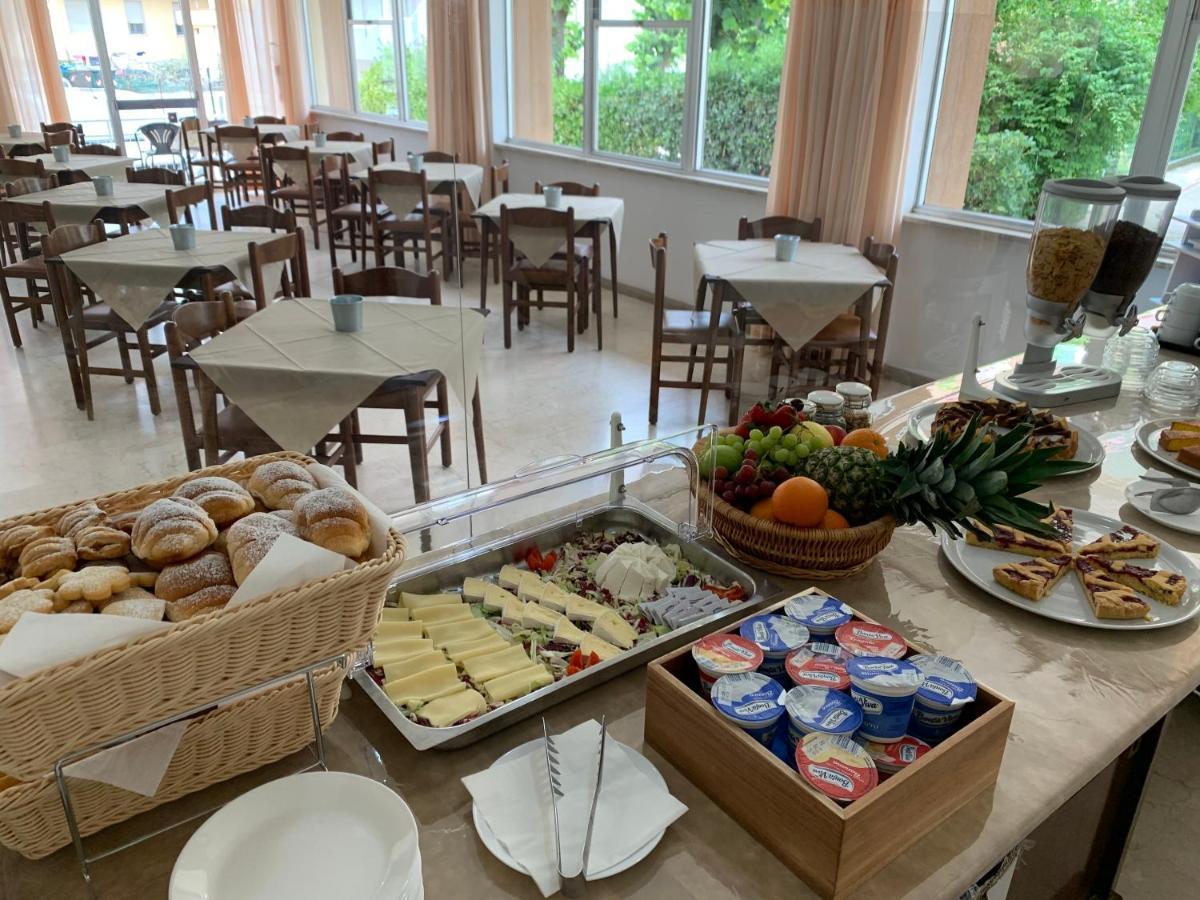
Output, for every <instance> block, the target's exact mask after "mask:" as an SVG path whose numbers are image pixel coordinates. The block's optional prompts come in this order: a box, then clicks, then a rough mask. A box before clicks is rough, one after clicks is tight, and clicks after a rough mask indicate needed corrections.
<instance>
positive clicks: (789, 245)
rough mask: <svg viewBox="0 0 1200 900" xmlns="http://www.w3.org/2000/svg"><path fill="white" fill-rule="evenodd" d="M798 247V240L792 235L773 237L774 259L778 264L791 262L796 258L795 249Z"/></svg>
mask: <svg viewBox="0 0 1200 900" xmlns="http://www.w3.org/2000/svg"><path fill="white" fill-rule="evenodd" d="M799 246H800V238H798V237H796V235H794V234H777V235H775V259H776V260H777V261H778V262H791V261H792V260H793V259H795V258H796V248H797V247H799Z"/></svg>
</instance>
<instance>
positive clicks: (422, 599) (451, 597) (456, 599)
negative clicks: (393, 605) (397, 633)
mask: <svg viewBox="0 0 1200 900" xmlns="http://www.w3.org/2000/svg"><path fill="white" fill-rule="evenodd" d="M400 602H401V604H403V605H404V606H405V607H407V608H408V609H420V608H421V607H424V606H445V605H446V604H447V603H462V602H463V598H462V594H410V593H409V592H408V591H401V592H400Z"/></svg>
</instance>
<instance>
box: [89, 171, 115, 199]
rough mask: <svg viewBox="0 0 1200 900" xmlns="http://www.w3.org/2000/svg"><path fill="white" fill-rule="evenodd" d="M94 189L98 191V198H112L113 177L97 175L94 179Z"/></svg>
mask: <svg viewBox="0 0 1200 900" xmlns="http://www.w3.org/2000/svg"><path fill="white" fill-rule="evenodd" d="M92 187H94V188H95V189H96V196H97V197H111V196H112V193H113V177H112V176H111V175H97V176H96V177H95V178H93V179H92Z"/></svg>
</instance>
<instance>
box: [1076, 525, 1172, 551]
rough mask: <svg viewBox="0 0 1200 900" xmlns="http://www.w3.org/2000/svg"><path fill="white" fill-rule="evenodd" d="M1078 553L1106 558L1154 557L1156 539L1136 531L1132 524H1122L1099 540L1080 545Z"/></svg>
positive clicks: (1156, 544)
mask: <svg viewBox="0 0 1200 900" xmlns="http://www.w3.org/2000/svg"><path fill="white" fill-rule="evenodd" d="M1079 554H1080V556H1104V557H1107V558H1108V559H1154V558H1155V557H1156V556H1158V539H1157V538H1153V537H1151V536H1150V535H1148V534H1146V532H1144V531H1138V530H1137V529H1136V528H1134V527H1133V526H1132V525H1122V526H1121V527H1120V528H1118V529H1117V530H1116V531H1113V532H1110V533H1108V534H1106V535H1104V537H1102V538H1100V539H1099V540H1096V541H1092V542H1091V543H1090V544H1087V545H1085V546H1083V547H1080V548H1079Z"/></svg>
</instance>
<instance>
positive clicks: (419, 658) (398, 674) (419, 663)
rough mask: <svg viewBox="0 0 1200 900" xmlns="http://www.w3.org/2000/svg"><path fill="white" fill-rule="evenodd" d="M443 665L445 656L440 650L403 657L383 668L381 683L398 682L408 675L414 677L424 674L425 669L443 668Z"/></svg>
mask: <svg viewBox="0 0 1200 900" xmlns="http://www.w3.org/2000/svg"><path fill="white" fill-rule="evenodd" d="M445 664H446V654H444V653H442V651H440V650H428V651H426V652H424V653H414V654H413V655H412V656H408V657H405V658H404V659H402V660H400V661H399V662H395V663H388V664H387V665H385V666H384V667H383V681H384V684H387V682H389V681H399V680H400V679H401V678H407V677H408V676H409V675H416V674H417V673H418V672H424V671H425V670H426V669H432V668H433V667H434V666H444V665H445Z"/></svg>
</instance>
